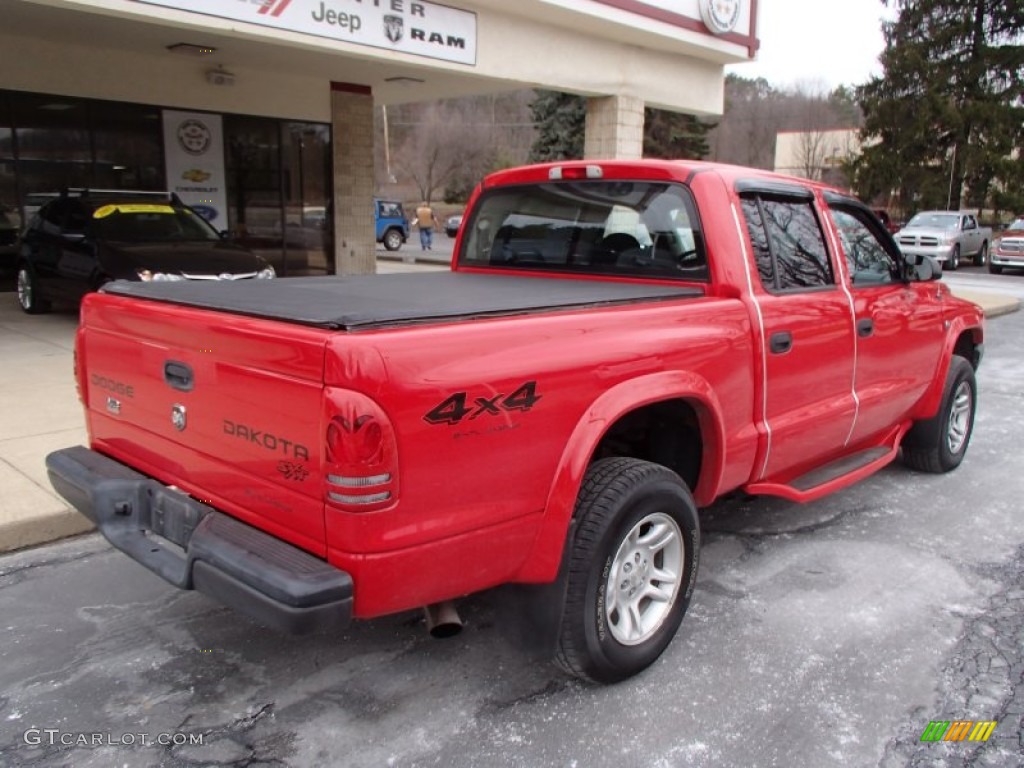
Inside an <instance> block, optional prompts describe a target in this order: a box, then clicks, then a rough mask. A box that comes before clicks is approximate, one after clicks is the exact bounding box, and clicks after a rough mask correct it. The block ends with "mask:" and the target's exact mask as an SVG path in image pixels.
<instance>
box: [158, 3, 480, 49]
mask: <svg viewBox="0 0 1024 768" xmlns="http://www.w3.org/2000/svg"><path fill="white" fill-rule="evenodd" d="M139 2H144V3H150V4H152V5H162V6H164V7H165V8H175V9H178V10H182V11H192V12H193V13H201V14H204V15H207V16H219V17H220V18H224V19H231V20H233V21H246V22H250V23H252V24H259V25H261V26H265V27H272V28H274V29H281V30H287V31H289V32H299V33H302V34H307V35H315V36H316V37H325V38H330V39H332V40H340V41H342V42H345V43H352V44H354V45H368V46H372V47H374V48H384V49H386V50H392V51H398V52H400V53H409V54H413V55H416V56H428V57H430V58H432V59H442V60H444V61H452V62H456V63H458V64H473V65H475V64H476V14H475V13H471V12H469V11H462V10H459V9H456V8H449V7H448V6H445V5H437V4H436V3H428V2H421V1H420V0H416V1H413V0H139Z"/></svg>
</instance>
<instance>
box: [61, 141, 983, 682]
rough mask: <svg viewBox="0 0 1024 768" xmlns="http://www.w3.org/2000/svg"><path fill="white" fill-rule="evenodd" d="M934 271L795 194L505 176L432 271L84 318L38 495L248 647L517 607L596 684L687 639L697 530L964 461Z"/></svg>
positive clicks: (965, 308) (571, 166)
mask: <svg viewBox="0 0 1024 768" xmlns="http://www.w3.org/2000/svg"><path fill="white" fill-rule="evenodd" d="M939 272H940V270H939V269H938V267H937V266H936V265H935V264H934V262H933V261H932V260H931V259H929V258H927V257H918V258H910V257H906V256H904V255H902V254H901V253H900V251H899V250H898V248H897V246H896V244H895V242H894V241H893V239H892V237H891V236H890V235H889V234H888V233H887V232H886V231H885V230H884V228H883V227H882V225H881V224H880V222H879V221H878V219H877V218H876V217H875V216H874V215H873V214H872V212H871V210H870V209H868V208H866V207H865V206H864V205H862V204H861V203H860V202H858V201H857V200H855V199H853V198H851V197H849V196H847V195H845V194H843V193H841V192H839V191H837V190H833V189H830V188H827V187H825V186H821V185H819V184H815V183H811V182H807V181H801V180H796V179H791V178H786V177H781V176H777V175H773V174H769V173H765V172H762V171H755V170H748V169H743V168H736V167H730V166H720V165H714V164H704V163H699V162H681V161H680V162H674V161H635V162H627V161H608V162H593V161H591V162H582V161H578V162H565V163H557V164H547V165H539V166H530V167H525V168H519V169H512V170H506V171H501V172H498V173H495V174H493V175H491V176H489V177H487V178H486V179H485V180H484V181H483V182H482V183H481V184H480V186H479V188H478V189H477V190H476V191H475V192H474V195H473V199H472V200H471V201H470V205H469V207H468V208H467V212H466V218H465V221H464V224H463V226H462V228H461V229H460V231H459V235H458V238H457V241H456V244H455V252H454V256H453V260H452V269H451V271H450V272H442V273H430V274H404V275H392V276H330V277H314V278H290V279H287V280H269V281H257V280H252V281H246V282H232V283H228V282H215V283H202V284H200V283H190V282H187V281H185V282H176V283H129V282H114V283H110V284H108V285H107V286H106V287H105V288H104V289H103V291H102V292H100V293H98V294H95V295H91V296H89V297H88V298H87V299H86V300H85V302H84V304H83V306H82V311H81V323H80V327H79V330H78V333H77V339H76V377H77V384H78V388H79V393H80V397H81V400H82V402H83V404H84V407H85V412H86V422H87V426H88V433H89V443H90V445H89V447H84V446H75V447H69V448H66V449H63V450H59V451H56V452H55V453H52V454H51V455H50V456H48V458H47V464H48V469H49V474H50V478H51V480H52V482H53V484H54V486H55V487H56V488H57V490H58V491H59V492H60V493H61V494H62V495H63V496H64V497H65V498H66V499H67V500H68V501H69V502H70V503H71V504H72V505H74V507H76V508H77V509H78V510H80V511H81V512H82V513H84V514H85V515H87V516H88V517H89V518H90V519H92V520H93V521H94V522H95V523H96V525H97V526H98V527H99V529H100V531H102V533H103V534H104V535H105V536H106V537H107V538H108V539H109V540H110V541H111V542H112V543H113V545H114V546H115V547H118V548H119V549H121V550H123V551H124V552H125V553H127V554H128V555H129V556H130V557H132V558H134V559H135V560H137V561H138V562H139V563H141V564H142V565H144V566H146V567H148V568H149V569H151V570H152V571H154V572H156V573H157V574H159V575H161V576H162V577H163V578H164V579H166V580H167V581H169V582H170V583H172V584H174V585H176V586H178V587H181V588H184V589H196V590H199V591H201V592H203V593H206V594H208V595H210V596H213V597H214V598H216V599H218V600H220V601H222V602H223V603H225V604H227V605H229V606H231V607H233V608H234V609H237V610H238V611H240V612H242V613H244V614H247V615H249V616H250V617H254V618H255V619H257V620H258V621H260V622H262V623H264V624H268V625H271V626H273V627H278V628H281V629H283V630H289V631H295V632H302V631H309V630H330V629H336V628H341V627H344V626H346V625H347V624H348V623H349V622H350V621H352V620H354V619H370V618H373V617H378V616H382V615H385V614H390V613H395V612H401V611H407V610H413V609H416V610H419V609H421V608H423V609H427V612H428V618H429V616H431V615H441V614H440V613H439V611H440V609H450V608H451V607H452V601H453V600H455V599H457V598H459V597H460V596H464V595H467V594H470V593H474V592H477V591H481V590H487V589H490V588H493V587H498V586H501V585H508V586H506V587H505V589H504V590H502V591H500V592H498V593H496V594H504V593H506V592H508V593H511V594H512V595H513V596H514V597H515V598H516V601H517V602H521V603H522V604H523V605H525V606H528V607H529V608H528V610H529V611H530V612H531V613H529V616H530V617H532V618H535V619H536V618H538V617H541V618H542V619H543V620H542V621H540V622H539V624H540V625H541V626H543V627H547V628H548V629H549V630H550V632H549V634H550V638H551V644H550V650H551V654H552V656H553V657H554V659H555V661H556V662H557V663H558V664H559V665H560V666H561V667H562V668H563V669H565V670H566V671H567V672H569V673H570V674H574V675H577V676H579V677H581V678H584V679H589V680H592V681H598V682H614V681H617V680H621V679H624V678H626V677H628V676H630V675H633V674H635V673H637V672H638V671H640V670H642V669H644V668H645V667H647V666H648V665H649V664H651V663H652V662H653V661H654V660H655V659H656V658H658V657H659V655H660V654H661V653H662V652H663V651H664V649H665V648H666V646H667V645H668V644H669V642H670V641H671V639H672V637H673V636H674V635H675V633H676V630H677V628H678V627H679V625H680V621H681V619H682V617H683V613H684V612H685V611H686V609H687V606H688V604H689V602H690V599H691V594H692V592H693V589H694V584H695V582H696V575H697V564H698V558H699V551H700V529H699V520H698V514H697V511H698V509H699V508H702V507H705V506H707V505H710V504H711V503H712V502H713V501H715V499H718V498H719V497H722V496H723V495H725V494H729V493H733V492H741V493H746V494H753V495H769V496H780V497H783V498H785V499H790V500H793V501H795V502H804V501H810V500H815V499H819V498H821V497H823V496H824V495H826V494H828V493H832V492H835V491H838V490H840V489H842V488H845V487H847V486H849V485H850V484H852V483H854V482H856V481H858V480H860V479H862V478H864V477H866V476H868V475H870V474H871V473H873V472H875V471H877V470H879V469H881V468H882V467H884V466H886V465H888V464H889V463H890V462H891V461H893V460H894V459H896V458H897V457H899V456H901V457H902V459H903V461H904V462H905V463H906V464H908V465H909V466H910V467H911V468H913V469H914V470H918V471H924V472H946V471H949V470H952V469H954V468H956V467H957V466H958V465H959V464H960V463H961V461H962V460H963V458H964V454H965V451H966V450H967V445H968V442H969V440H970V437H971V431H972V427H973V423H974V414H975V406H976V385H975V375H974V372H975V369H976V367H977V366H978V364H979V362H980V360H981V357H982V350H983V320H982V314H981V311H980V310H979V308H978V307H977V306H975V305H973V304H971V303H968V302H965V301H962V300H959V299H957V298H954V297H953V296H952V295H951V294H950V292H949V290H948V288H947V287H946V285H945V284H943V283H942V282H941V281H939V280H937V278H938V276H939ZM520 590H521V591H520ZM523 594H525V595H526V596H527V599H526V600H525V601H520V600H519V597H520V596H522V595H523Z"/></svg>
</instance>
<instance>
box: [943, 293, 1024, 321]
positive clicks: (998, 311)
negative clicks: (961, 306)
mask: <svg viewBox="0 0 1024 768" xmlns="http://www.w3.org/2000/svg"><path fill="white" fill-rule="evenodd" d="M951 290H952V291H953V295H954V296H956V297H957V298H960V299H965V300H967V301H972V302H974V303H975V304H977V305H978V306H979V307H981V308H982V310H984V312H985V317H986V318H988V319H991V318H993V317H999V316H1001V315H1009V314H1010V313H1012V312H1016V311H1018V310H1019V309H1020V299H1016V298H1014V297H1013V296H1008V295H1005V294H1001V293H988V292H986V291H973V290H971V289H969V288H952V289H951Z"/></svg>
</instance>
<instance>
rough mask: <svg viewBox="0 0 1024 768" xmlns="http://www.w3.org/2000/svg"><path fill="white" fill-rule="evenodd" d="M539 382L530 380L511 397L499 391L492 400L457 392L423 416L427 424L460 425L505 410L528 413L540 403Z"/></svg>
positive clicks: (491, 396) (496, 414)
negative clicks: (464, 421)
mask: <svg viewBox="0 0 1024 768" xmlns="http://www.w3.org/2000/svg"><path fill="white" fill-rule="evenodd" d="M540 398H541V396H540V395H538V394H537V382H536V381H527V382H526V383H525V384H521V385H520V386H519V387H517V388H516V389H515V390H514V391H512V392H511V393H509V394H507V395H506V394H505V393H504V392H498V393H497V394H492V395H490V396H489V397H474V398H473V400H472V402H470V394H469V393H468V392H456V393H455V394H453V395H449V396H448V397H446V398H445V399H444V400H442V401H441V402H440V403H439V404H438V405H437V406H436V407H434V408H432V409H431V410H430V411H428V412H427V414H426V415H425V416H424V417H423V420H424V421H426V422H427V423H428V424H458V423H459V422H460V421H463V420H465V419H469V420H470V421H472V420H473V419H476V418H479V417H480V416H484V415H487V416H500V415H501V413H502V411H505V412H508V411H524V412H525V411H528V410H530V409H531V408H533V406H535V405H536V404H537V401H538V400H540Z"/></svg>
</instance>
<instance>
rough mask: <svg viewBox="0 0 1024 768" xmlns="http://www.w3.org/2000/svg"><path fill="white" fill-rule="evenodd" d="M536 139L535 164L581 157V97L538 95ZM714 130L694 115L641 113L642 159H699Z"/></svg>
mask: <svg viewBox="0 0 1024 768" xmlns="http://www.w3.org/2000/svg"><path fill="white" fill-rule="evenodd" d="M530 111H531V113H532V115H533V121H534V123H535V125H536V126H537V139H536V140H535V141H534V143H533V148H532V149H531V151H530V159H531V160H532V161H534V162H548V161H554V160H578V159H580V158H582V157H583V142H584V136H585V134H586V121H587V102H586V99H584V98H583V97H582V96H576V95H573V94H571V93H560V92H558V91H537V98H536V99H535V100H534V101H533V103H531V104H530ZM713 127H714V125H713V124H709V123H704V122H701V121H700V120H698V119H697V118H696V117H694V116H693V115H686V114H681V113H678V112H669V111H667V110H663V109H652V108H647V109H645V110H644V149H643V151H644V156H645V157H666V158H702V157H705V156H707V154H708V140H707V133H708V131H710V130H711V129H712V128H713Z"/></svg>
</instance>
